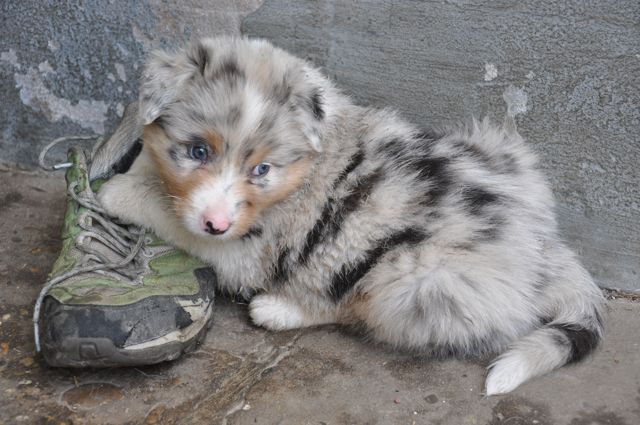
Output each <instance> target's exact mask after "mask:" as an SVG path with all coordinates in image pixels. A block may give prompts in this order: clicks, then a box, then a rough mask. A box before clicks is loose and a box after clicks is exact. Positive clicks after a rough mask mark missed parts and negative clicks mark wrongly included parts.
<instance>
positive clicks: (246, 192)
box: [233, 157, 311, 235]
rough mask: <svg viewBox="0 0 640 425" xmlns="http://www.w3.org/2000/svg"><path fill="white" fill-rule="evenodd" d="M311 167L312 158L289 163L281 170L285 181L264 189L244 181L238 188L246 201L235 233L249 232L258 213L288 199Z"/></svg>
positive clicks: (235, 224) (235, 223)
mask: <svg viewBox="0 0 640 425" xmlns="http://www.w3.org/2000/svg"><path fill="white" fill-rule="evenodd" d="M263 158H264V157H263ZM258 161H259V160H258ZM259 163H260V162H257V163H255V164H254V163H251V164H253V166H255V165H257V164H259ZM310 168H311V158H303V159H301V160H299V161H296V162H294V163H292V164H289V165H287V166H286V167H285V168H284V169H283V170H281V171H280V172H281V173H283V174H284V176H285V177H284V181H282V180H281V181H280V182H279V183H278V184H277V185H275V186H274V187H271V188H269V189H268V190H264V191H263V190H260V188H258V187H257V186H256V185H254V184H251V183H250V182H248V181H247V182H244V183H242V185H241V186H239V187H238V188H237V190H238V192H239V196H240V198H241V199H243V200H244V201H245V204H244V205H243V206H242V207H241V208H239V210H238V214H237V215H236V218H235V220H234V226H233V227H234V233H235V234H236V235H243V234H245V233H247V232H248V231H249V228H250V227H251V225H252V224H253V223H254V222H255V220H256V218H257V217H258V215H260V213H261V212H262V211H263V210H264V209H266V208H268V207H270V206H272V205H274V204H276V203H278V202H280V201H282V200H284V199H286V198H287V197H288V196H289V195H291V194H292V193H293V192H294V191H296V190H297V189H298V188H299V187H300V186H301V185H302V183H303V182H304V180H305V178H306V177H307V176H308V174H309V170H310Z"/></svg>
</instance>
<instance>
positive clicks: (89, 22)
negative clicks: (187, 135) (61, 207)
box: [0, 0, 261, 168]
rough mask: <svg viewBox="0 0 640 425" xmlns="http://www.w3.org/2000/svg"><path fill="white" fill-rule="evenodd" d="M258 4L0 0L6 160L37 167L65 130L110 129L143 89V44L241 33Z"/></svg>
mask: <svg viewBox="0 0 640 425" xmlns="http://www.w3.org/2000/svg"><path fill="white" fill-rule="evenodd" d="M260 2H261V0H183V1H180V2H165V1H161V0H141V1H138V0H88V1H70V2H62V1H55V0H49V1H45V0H18V1H11V0H8V1H2V2H0V22H2V24H1V25H0V98H1V99H2V103H1V104H0V128H1V131H2V133H1V136H0V166H4V167H7V166H13V167H15V166H17V167H22V168H31V167H33V166H34V165H35V164H36V161H37V155H38V152H39V150H40V147H41V146H42V145H43V144H45V143H46V142H47V141H49V140H51V139H53V138H56V137H59V136H62V135H68V134H91V133H97V134H105V133H108V132H109V131H110V130H112V129H113V128H114V126H115V125H116V123H117V122H118V120H119V117H120V116H121V114H122V111H123V109H124V106H125V105H126V104H127V103H128V102H130V101H131V100H133V99H135V98H136V96H137V81H138V77H139V74H140V66H141V65H142V63H143V61H144V57H145V53H146V52H148V51H149V50H150V49H153V48H158V47H171V46H179V45H182V44H184V42H185V41H186V40H189V39H190V38H191V37H197V36H204V35H220V34H238V33H239V31H240V20H241V18H242V16H243V15H245V14H247V13H248V12H250V11H252V10H254V9H256V8H257V7H258V6H259V4H260Z"/></svg>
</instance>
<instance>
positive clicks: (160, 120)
mask: <svg viewBox="0 0 640 425" xmlns="http://www.w3.org/2000/svg"><path fill="white" fill-rule="evenodd" d="M153 123H154V124H158V126H159V127H160V128H161V129H163V130H164V129H166V127H167V117H165V116H164V115H158V117H157V118H156V119H155V120H153Z"/></svg>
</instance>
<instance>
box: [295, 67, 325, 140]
mask: <svg viewBox="0 0 640 425" xmlns="http://www.w3.org/2000/svg"><path fill="white" fill-rule="evenodd" d="M303 73H304V77H303V78H302V82H299V83H298V84H297V86H298V87H297V90H295V95H294V99H295V101H294V102H295V106H296V108H295V110H296V112H297V115H298V117H297V120H298V123H299V124H300V126H301V129H302V132H303V133H304V135H305V136H306V137H307V139H308V140H309V143H310V144H311V147H312V148H313V149H314V150H315V151H316V152H322V148H323V138H324V129H325V127H326V118H327V97H326V96H327V88H328V87H329V84H330V83H329V81H328V80H327V79H326V78H325V77H323V76H322V75H321V74H320V73H319V71H317V70H315V69H311V68H306V67H305V69H304V70H303Z"/></svg>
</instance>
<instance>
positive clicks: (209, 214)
mask: <svg viewBox="0 0 640 425" xmlns="http://www.w3.org/2000/svg"><path fill="white" fill-rule="evenodd" d="M202 225H203V229H204V231H205V232H207V233H210V234H212V235H221V234H223V233H225V232H226V231H227V230H229V227H231V219H230V218H229V215H228V214H226V213H225V212H224V211H205V212H204V214H202Z"/></svg>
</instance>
